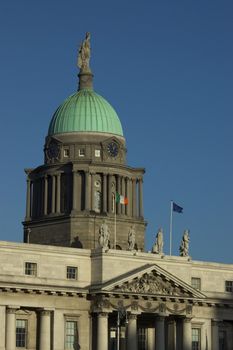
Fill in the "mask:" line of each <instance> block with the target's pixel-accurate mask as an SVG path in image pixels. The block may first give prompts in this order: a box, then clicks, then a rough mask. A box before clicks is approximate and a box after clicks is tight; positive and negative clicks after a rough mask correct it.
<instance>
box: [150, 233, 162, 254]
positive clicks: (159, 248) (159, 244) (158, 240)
mask: <svg viewBox="0 0 233 350" xmlns="http://www.w3.org/2000/svg"><path fill="white" fill-rule="evenodd" d="M152 253H154V254H163V229H162V228H161V227H160V228H159V230H158V233H157V235H156V241H155V244H154V245H153V247H152Z"/></svg>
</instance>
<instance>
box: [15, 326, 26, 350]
mask: <svg viewBox="0 0 233 350" xmlns="http://www.w3.org/2000/svg"><path fill="white" fill-rule="evenodd" d="M26 339H27V321H26V320H16V347H17V348H26Z"/></svg>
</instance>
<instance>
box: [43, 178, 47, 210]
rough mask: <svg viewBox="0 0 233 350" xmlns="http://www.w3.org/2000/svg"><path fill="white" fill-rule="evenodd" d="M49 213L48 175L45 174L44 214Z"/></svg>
mask: <svg viewBox="0 0 233 350" xmlns="http://www.w3.org/2000/svg"><path fill="white" fill-rule="evenodd" d="M47 214H48V176H47V175H45V176H44V215H47Z"/></svg>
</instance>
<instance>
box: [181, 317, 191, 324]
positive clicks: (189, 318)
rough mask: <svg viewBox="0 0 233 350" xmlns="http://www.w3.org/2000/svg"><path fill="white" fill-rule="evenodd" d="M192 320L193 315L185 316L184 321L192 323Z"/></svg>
mask: <svg viewBox="0 0 233 350" xmlns="http://www.w3.org/2000/svg"><path fill="white" fill-rule="evenodd" d="M191 321H192V317H184V318H183V322H184V323H190V322H191Z"/></svg>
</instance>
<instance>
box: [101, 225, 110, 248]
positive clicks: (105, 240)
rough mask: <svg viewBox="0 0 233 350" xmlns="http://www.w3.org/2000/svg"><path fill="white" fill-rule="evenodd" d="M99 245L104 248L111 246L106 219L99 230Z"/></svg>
mask: <svg viewBox="0 0 233 350" xmlns="http://www.w3.org/2000/svg"><path fill="white" fill-rule="evenodd" d="M99 245H100V247H101V248H103V249H104V250H108V249H109V246H110V232H109V228H108V225H107V224H106V220H104V222H103V223H102V225H101V226H100V230H99Z"/></svg>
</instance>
